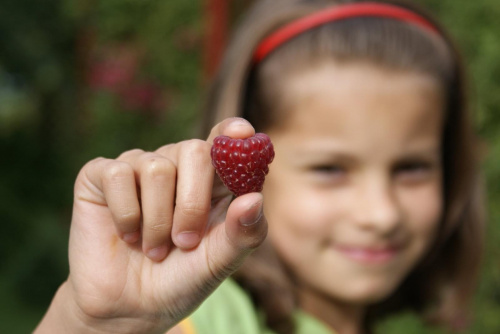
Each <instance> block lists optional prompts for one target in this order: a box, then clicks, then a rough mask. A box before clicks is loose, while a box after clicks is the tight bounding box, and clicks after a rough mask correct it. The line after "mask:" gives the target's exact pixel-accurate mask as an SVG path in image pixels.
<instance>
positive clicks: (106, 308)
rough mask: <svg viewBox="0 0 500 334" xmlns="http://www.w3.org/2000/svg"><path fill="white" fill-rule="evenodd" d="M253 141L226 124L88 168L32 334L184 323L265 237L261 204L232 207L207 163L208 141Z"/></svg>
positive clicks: (143, 329)
mask: <svg viewBox="0 0 500 334" xmlns="http://www.w3.org/2000/svg"><path fill="white" fill-rule="evenodd" d="M253 133H254V130H253V128H252V127H251V126H250V124H249V123H248V122H246V121H244V120H242V119H239V118H233V119H228V120H226V121H224V122H222V123H220V124H218V125H217V126H215V127H214V128H213V129H212V133H211V135H210V137H209V138H208V140H207V141H202V140H189V141H185V142H180V143H178V144H172V145H167V146H164V147H161V148H159V149H158V150H156V151H155V152H144V151H141V150H132V151H129V152H125V153H124V154H122V155H120V156H119V157H118V158H117V159H116V160H109V159H103V158H99V159H95V160H93V161H91V162H89V163H87V164H86V165H85V166H84V167H83V168H82V170H81V171H80V173H79V175H78V177H77V180H76V183H75V192H74V209H73V219H72V226H71V233H70V243H69V261H70V275H69V277H68V280H67V281H66V282H65V283H64V284H63V285H62V286H61V288H60V289H59V291H58V293H57V295H56V297H55V299H54V301H53V303H52V305H51V308H50V309H49V311H48V313H47V315H46V316H45V318H44V320H43V321H42V323H41V324H40V326H39V328H38V329H37V330H38V331H37V332H38V333H42V332H47V333H48V332H50V333H57V332H58V331H54V330H56V328H58V329H59V330H60V332H66V333H78V332H79V331H82V332H85V333H94V332H95V333H103V332H113V333H164V332H165V331H166V330H167V329H169V328H171V327H172V326H174V325H175V324H176V323H177V322H179V321H180V320H182V319H183V318H184V317H186V316H187V315H189V313H190V312H192V311H193V310H194V309H195V308H196V307H197V306H198V305H199V304H200V303H201V302H202V301H203V300H204V299H205V298H206V297H207V296H208V295H209V294H210V293H211V292H212V291H213V290H214V289H215V288H216V287H217V286H218V284H219V283H220V282H221V281H222V280H224V279H225V278H226V277H228V276H229V275H230V274H231V273H232V272H233V271H234V270H235V269H236V268H237V267H238V266H239V265H240V264H241V263H242V261H243V259H244V258H245V257H246V256H247V255H248V254H249V253H250V252H251V251H252V250H253V249H254V248H256V247H257V246H258V245H259V244H260V243H261V242H262V241H263V240H264V238H265V236H266V233H267V224H266V222H265V218H264V217H263V216H262V196H261V195H260V194H258V193H252V194H247V195H244V196H241V197H238V198H236V199H235V200H234V201H232V202H231V198H232V196H231V194H230V193H229V191H228V190H227V189H226V188H225V187H224V186H223V185H222V183H220V181H219V180H218V178H214V175H215V174H214V169H213V167H212V165H211V160H210V148H211V142H212V140H213V138H215V136H217V135H220V134H225V135H228V136H231V137H235V138H245V137H248V136H251V135H253ZM214 180H215V182H214ZM49 329H51V330H49Z"/></svg>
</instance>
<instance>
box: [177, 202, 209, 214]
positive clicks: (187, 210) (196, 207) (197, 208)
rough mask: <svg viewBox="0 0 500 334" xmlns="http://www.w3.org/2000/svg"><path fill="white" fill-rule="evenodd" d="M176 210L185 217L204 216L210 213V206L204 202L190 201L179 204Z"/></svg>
mask: <svg viewBox="0 0 500 334" xmlns="http://www.w3.org/2000/svg"><path fill="white" fill-rule="evenodd" d="M176 210H178V211H179V213H180V214H182V215H183V216H184V217H202V216H205V215H207V214H208V211H209V210H210V207H208V206H207V205H205V204H203V203H195V202H188V203H184V204H182V205H179V206H178V207H177V208H176Z"/></svg>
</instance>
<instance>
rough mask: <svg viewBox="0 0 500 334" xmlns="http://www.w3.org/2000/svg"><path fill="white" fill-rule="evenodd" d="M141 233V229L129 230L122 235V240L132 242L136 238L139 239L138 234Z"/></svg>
mask: <svg viewBox="0 0 500 334" xmlns="http://www.w3.org/2000/svg"><path fill="white" fill-rule="evenodd" d="M140 235H141V231H135V232H129V233H125V234H124V235H123V237H122V238H123V241H125V242H128V243H130V244H133V243H134V242H136V241H137V240H139V236H140Z"/></svg>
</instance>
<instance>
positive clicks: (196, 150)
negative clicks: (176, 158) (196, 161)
mask: <svg viewBox="0 0 500 334" xmlns="http://www.w3.org/2000/svg"><path fill="white" fill-rule="evenodd" d="M210 148H211V146H210V145H209V144H208V143H207V142H206V141H204V140H201V139H191V140H188V141H186V148H185V152H186V153H187V154H189V155H194V156H206V154H207V153H209V152H210Z"/></svg>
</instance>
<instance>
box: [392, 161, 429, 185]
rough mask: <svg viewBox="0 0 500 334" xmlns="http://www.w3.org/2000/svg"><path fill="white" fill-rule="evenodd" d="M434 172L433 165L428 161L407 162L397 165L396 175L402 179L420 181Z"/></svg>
mask: <svg viewBox="0 0 500 334" xmlns="http://www.w3.org/2000/svg"><path fill="white" fill-rule="evenodd" d="M431 174H432V165H431V164H430V163H427V162H418V161H416V162H406V163H403V164H400V165H399V166H396V168H395V175H396V177H397V178H399V179H401V180H402V181H407V182H420V181H424V180H426V179H427V178H428V177H429V176H430V175H431Z"/></svg>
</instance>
